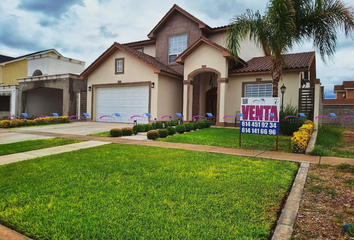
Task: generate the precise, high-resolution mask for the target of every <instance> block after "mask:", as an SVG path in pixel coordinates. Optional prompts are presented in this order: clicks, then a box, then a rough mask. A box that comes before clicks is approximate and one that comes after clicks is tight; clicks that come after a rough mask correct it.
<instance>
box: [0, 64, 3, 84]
mask: <svg viewBox="0 0 354 240" xmlns="http://www.w3.org/2000/svg"><path fill="white" fill-rule="evenodd" d="M2 68H3V66H0V83H3V80H2V79H3V77H2V75H3V73H2V72H3V71H2Z"/></svg>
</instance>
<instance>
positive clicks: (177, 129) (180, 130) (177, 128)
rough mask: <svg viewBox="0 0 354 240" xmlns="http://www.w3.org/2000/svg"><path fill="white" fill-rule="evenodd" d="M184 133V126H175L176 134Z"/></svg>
mask: <svg viewBox="0 0 354 240" xmlns="http://www.w3.org/2000/svg"><path fill="white" fill-rule="evenodd" d="M185 131H186V127H185V126H184V125H182V124H181V125H177V126H176V132H178V133H184V132H185Z"/></svg>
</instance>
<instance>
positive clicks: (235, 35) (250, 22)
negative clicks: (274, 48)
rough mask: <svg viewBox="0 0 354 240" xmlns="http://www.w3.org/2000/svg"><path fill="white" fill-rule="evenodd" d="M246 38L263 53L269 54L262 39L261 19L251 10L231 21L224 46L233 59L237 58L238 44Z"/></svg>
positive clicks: (262, 26)
mask: <svg viewBox="0 0 354 240" xmlns="http://www.w3.org/2000/svg"><path fill="white" fill-rule="evenodd" d="M247 36H249V38H250V39H251V40H253V41H255V42H256V44H257V45H258V46H261V47H263V48H264V50H265V52H269V51H268V47H267V44H265V43H266V41H265V39H264V36H265V34H264V21H263V17H262V16H261V15H260V14H259V12H258V11H257V12H256V13H253V12H252V11H251V10H247V12H246V13H245V14H242V15H239V16H235V17H234V18H233V19H231V27H230V28H229V30H228V34H227V38H226V44H227V48H228V49H229V51H230V52H231V53H232V55H233V56H234V57H235V58H238V56H239V53H240V44H241V42H242V40H244V39H245V38H246V37H247Z"/></svg>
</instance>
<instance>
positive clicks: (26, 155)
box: [0, 141, 110, 165]
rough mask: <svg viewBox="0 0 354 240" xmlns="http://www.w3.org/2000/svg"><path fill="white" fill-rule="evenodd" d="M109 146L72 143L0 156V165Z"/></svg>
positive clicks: (93, 142) (97, 143) (94, 142)
mask: <svg viewBox="0 0 354 240" xmlns="http://www.w3.org/2000/svg"><path fill="white" fill-rule="evenodd" d="M106 144H110V143H109V142H101V141H87V142H80V143H73V144H68V145H63V146H57V147H51V148H43V149H38V150H33V151H28V152H23V153H15V154H9V155H3V156H0V165H4V164H8V163H14V162H20V161H23V160H28V159H32V158H37V157H44V156H48V155H52V154H58V153H64V152H71V151H76V150H79V149H85V148H91V147H97V146H102V145H106Z"/></svg>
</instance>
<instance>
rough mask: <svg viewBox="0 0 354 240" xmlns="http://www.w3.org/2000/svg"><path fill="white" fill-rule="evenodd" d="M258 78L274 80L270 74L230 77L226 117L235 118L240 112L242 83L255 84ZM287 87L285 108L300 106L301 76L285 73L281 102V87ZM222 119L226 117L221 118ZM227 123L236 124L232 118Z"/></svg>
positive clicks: (227, 89) (281, 83) (227, 87)
mask: <svg viewBox="0 0 354 240" xmlns="http://www.w3.org/2000/svg"><path fill="white" fill-rule="evenodd" d="M256 78H262V81H271V80H272V78H271V76H270V75H268V74H262V75H245V76H230V77H229V83H228V84H227V86H226V101H225V113H224V114H225V115H232V116H235V115H236V112H237V111H240V105H241V97H242V82H255V81H256ZM283 84H284V85H285V86H286V88H287V89H286V92H285V94H284V106H286V105H287V104H291V105H292V106H298V102H299V88H300V75H299V73H296V72H294V73H284V76H283V81H281V82H279V97H280V100H281V97H282V95H281V92H280V87H281V86H282V85H283ZM220 117H221V118H222V117H224V116H220ZM226 121H227V122H234V119H232V118H226Z"/></svg>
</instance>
